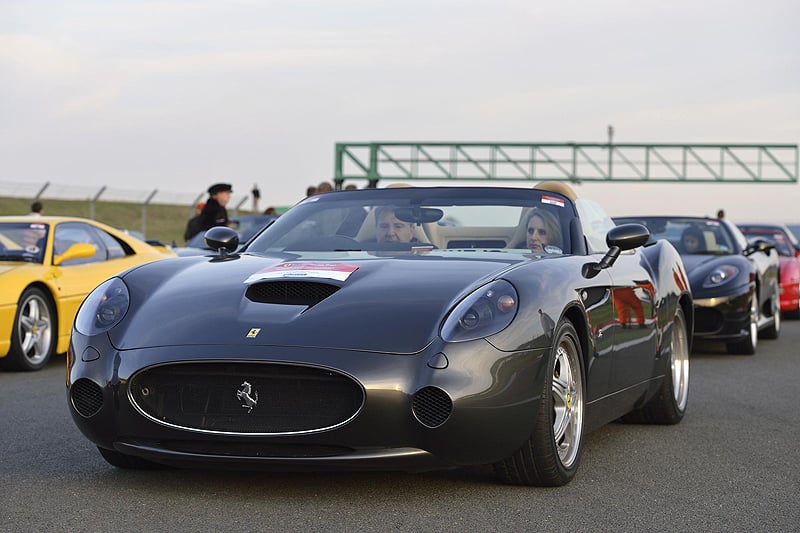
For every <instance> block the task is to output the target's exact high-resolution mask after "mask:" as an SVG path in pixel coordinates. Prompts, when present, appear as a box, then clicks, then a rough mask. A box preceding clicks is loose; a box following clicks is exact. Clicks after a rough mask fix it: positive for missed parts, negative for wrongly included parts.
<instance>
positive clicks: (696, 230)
mask: <svg viewBox="0 0 800 533" xmlns="http://www.w3.org/2000/svg"><path fill="white" fill-rule="evenodd" d="M614 221H615V222H616V223H617V224H627V223H637V224H642V225H643V226H645V227H647V229H648V230H649V231H650V238H651V239H652V240H659V239H666V240H668V241H669V242H670V243H672V245H673V246H674V247H675V249H676V250H678V253H680V254H681V255H731V254H738V253H740V250H738V248H737V246H736V241H735V239H734V237H733V235H731V233H730V231H729V230H728V228H727V226H725V224H724V223H722V222H720V221H719V220H716V219H708V218H695V217H686V218H679V217H673V218H670V217H614Z"/></svg>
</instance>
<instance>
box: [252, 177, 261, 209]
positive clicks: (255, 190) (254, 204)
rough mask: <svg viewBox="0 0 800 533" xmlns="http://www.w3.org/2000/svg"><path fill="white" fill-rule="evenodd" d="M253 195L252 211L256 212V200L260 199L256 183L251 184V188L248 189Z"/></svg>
mask: <svg viewBox="0 0 800 533" xmlns="http://www.w3.org/2000/svg"><path fill="white" fill-rule="evenodd" d="M250 193H251V194H252V195H253V212H256V213H257V212H258V201H259V200H260V199H261V190H260V189H259V188H258V183H254V184H253V190H252V191H250Z"/></svg>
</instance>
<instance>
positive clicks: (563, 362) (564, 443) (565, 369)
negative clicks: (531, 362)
mask: <svg viewBox="0 0 800 533" xmlns="http://www.w3.org/2000/svg"><path fill="white" fill-rule="evenodd" d="M582 379H583V378H582V375H581V366H580V361H578V350H577V347H576V345H575V344H574V340H573V339H572V338H571V337H564V338H563V339H562V341H561V344H560V345H559V347H558V349H557V350H556V357H555V364H554V365H553V387H552V391H553V437H554V440H555V445H556V449H557V450H558V457H559V459H560V460H561V464H562V465H564V467H565V468H569V467H571V466H572V464H573V463H574V462H575V459H576V457H577V455H578V451H579V450H580V444H581V439H582V438H583V435H582V432H583V411H584V399H583V382H582Z"/></svg>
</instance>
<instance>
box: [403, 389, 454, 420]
mask: <svg viewBox="0 0 800 533" xmlns="http://www.w3.org/2000/svg"><path fill="white" fill-rule="evenodd" d="M411 409H412V411H413V412H414V416H415V417H416V418H417V420H419V422H420V423H421V424H422V425H423V426H426V427H429V428H437V427H439V426H441V425H442V424H444V423H445V422H446V421H447V419H448V418H450V414H451V413H452V412H453V400H451V399H450V396H449V395H448V394H447V393H446V392H445V391H443V390H442V389H440V388H438V387H424V388H422V389H420V390H418V391H417V392H416V393H415V394H414V399H413V402H412V403H411Z"/></svg>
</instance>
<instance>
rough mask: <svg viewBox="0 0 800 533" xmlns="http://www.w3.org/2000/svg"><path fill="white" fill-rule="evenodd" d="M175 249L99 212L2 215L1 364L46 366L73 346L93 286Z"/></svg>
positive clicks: (6, 366) (20, 367)
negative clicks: (94, 216)
mask: <svg viewBox="0 0 800 533" xmlns="http://www.w3.org/2000/svg"><path fill="white" fill-rule="evenodd" d="M174 256H175V253H174V252H172V251H171V250H166V249H163V248H162V249H157V248H154V247H153V246H150V245H149V244H147V243H145V242H143V241H141V240H139V239H137V238H135V237H132V236H130V235H125V234H124V233H123V232H121V231H118V230H116V229H114V228H111V227H109V226H106V225H105V224H101V223H99V222H95V221H94V220H88V219H82V218H71V217H32V216H20V217H0V368H3V369H15V370H38V369H40V368H41V367H43V366H44V365H45V364H46V363H47V361H48V359H50V357H51V356H52V355H53V354H55V353H63V352H66V351H67V346H68V344H69V334H70V330H71V328H72V322H73V320H74V319H75V313H76V312H77V311H78V306H80V304H81V302H82V301H83V299H84V298H85V297H86V295H87V294H89V293H90V292H91V291H92V289H94V288H95V287H96V286H97V285H99V284H100V283H102V282H103V281H105V280H106V279H108V278H110V277H112V276H114V275H115V274H117V273H119V272H122V271H123V270H126V269H127V268H129V267H132V266H135V265H139V264H141V263H147V262H150V261H155V260H158V259H166V258H168V257H174Z"/></svg>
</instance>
